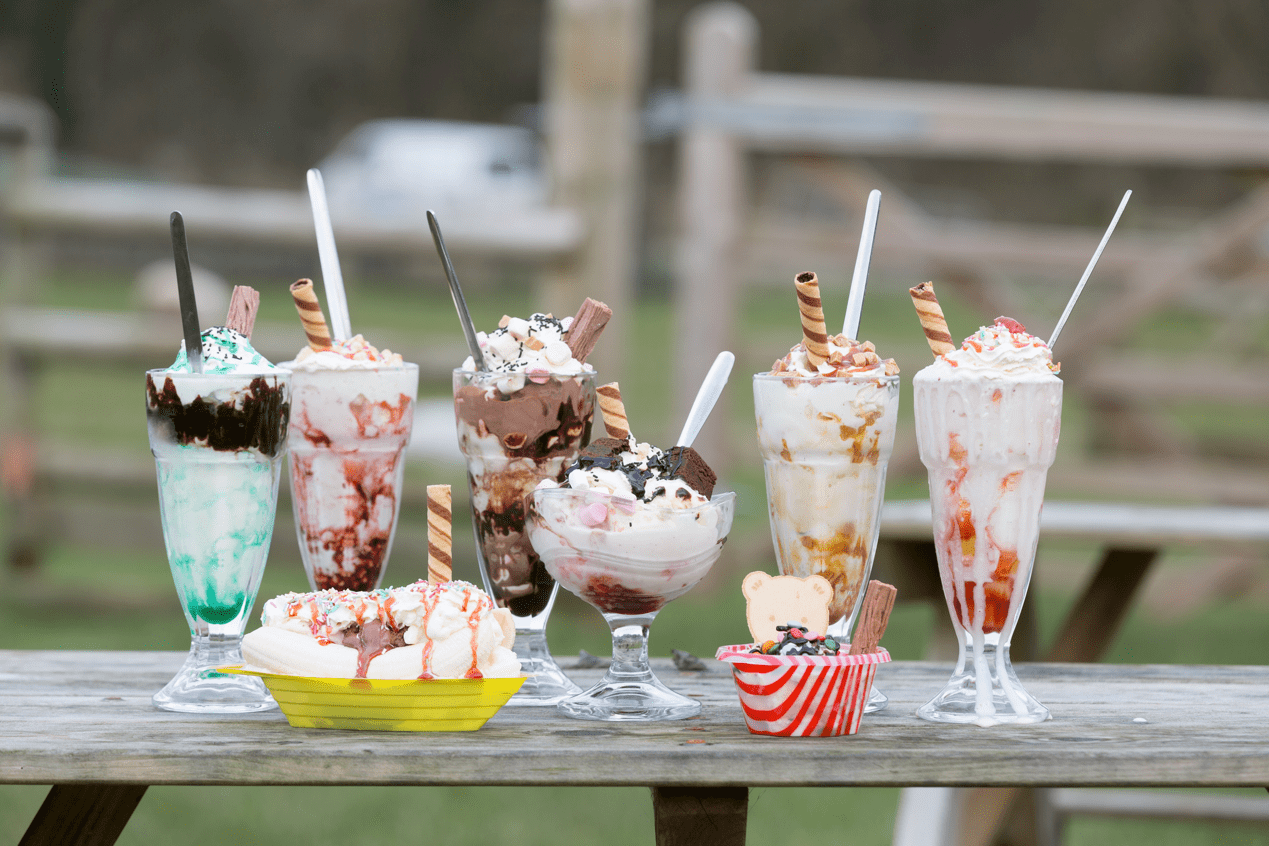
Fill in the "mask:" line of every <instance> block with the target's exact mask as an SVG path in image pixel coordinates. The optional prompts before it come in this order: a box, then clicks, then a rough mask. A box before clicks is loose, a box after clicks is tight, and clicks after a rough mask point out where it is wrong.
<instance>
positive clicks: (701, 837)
mask: <svg viewBox="0 0 1269 846" xmlns="http://www.w3.org/2000/svg"><path fill="white" fill-rule="evenodd" d="M652 811H653V813H654V814H655V816H656V843H657V846H745V827H746V825H747V823H748V820H749V788H747V787H653V788H652Z"/></svg>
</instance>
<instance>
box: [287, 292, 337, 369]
mask: <svg viewBox="0 0 1269 846" xmlns="http://www.w3.org/2000/svg"><path fill="white" fill-rule="evenodd" d="M291 297H292V298H293V299H294V300H295V310H296V311H298V312H299V313H300V322H301V323H302V324H304V334H305V336H307V337H308V345H309V346H310V347H312V348H313V352H322V351H323V350H328V349H330V348H331V341H330V329H329V328H327V326H326V318H325V317H324V316H323V315H322V304H321V303H319V302H318V301H317V294H316V293H315V292H314V291H313V280H312V279H301V280H299V281H298V282H295V283H293V284H292V285H291Z"/></svg>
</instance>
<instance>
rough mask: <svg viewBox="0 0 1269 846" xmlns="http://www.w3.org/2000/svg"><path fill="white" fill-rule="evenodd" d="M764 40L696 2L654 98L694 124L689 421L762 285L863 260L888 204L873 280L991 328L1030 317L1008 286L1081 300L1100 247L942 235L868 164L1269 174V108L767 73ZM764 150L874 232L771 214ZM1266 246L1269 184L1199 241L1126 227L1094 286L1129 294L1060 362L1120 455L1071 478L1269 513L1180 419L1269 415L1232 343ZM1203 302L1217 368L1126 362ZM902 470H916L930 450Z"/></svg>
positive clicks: (1077, 332) (1083, 242) (1035, 229)
mask: <svg viewBox="0 0 1269 846" xmlns="http://www.w3.org/2000/svg"><path fill="white" fill-rule="evenodd" d="M758 39H759V33H758V29H757V25H756V23H755V21H754V19H753V17H752V16H751V15H750V14H749V12H747V11H746V10H745V9H743V8H742V7H740V6H738V5H735V4H732V3H711V4H707V5H703V6H700V7H698V8H697V9H696V10H695V11H694V12H693V14H692V15H691V17H690V18H689V20H688V22H687V24H686V31H685V33H684V39H683V42H684V53H683V62H684V68H685V71H684V80H685V89H684V91H683V93H682V95H664V96H663V97H662V98H660V100H659V101H657V102H654V103H653V109H652V114H653V118H654V122H657V123H660V124H664V125H671V126H677V125H681V126H682V127H683V129H682V137H681V142H680V172H679V182H678V198H679V209H680V214H681V218H682V229H681V241H680V247H679V266H678V283H677V286H676V296H677V297H678V310H677V318H678V320H679V327H678V331H677V333H676V338H677V341H678V344H679V351H678V355H677V360H678V361H680V362H683V363H684V372H683V378H682V381H681V382H680V384H679V388H678V395H677V402H678V404H679V405H680V406H681V407H683V408H685V407H686V404H687V403H688V402H690V399H691V392H692V391H693V390H694V386H695V385H697V384H699V381H700V378H701V377H702V376H703V374H704V370H705V368H706V367H707V366H708V364H709V362H710V361H712V360H713V356H714V354H715V353H716V352H717V350H719V349H723V348H726V347H728V346H731V345H734V344H736V343H738V342H739V339H738V338H736V337H735V336H734V334H733V332H734V330H735V326H736V319H735V318H736V313H737V298H738V294H739V291H740V290H741V289H742V287H743V286H744V285H746V284H752V283H754V282H757V281H759V280H763V279H766V280H772V279H774V280H786V279H788V278H789V277H791V276H792V274H793V273H794V272H796V271H797V270H799V269H805V268H807V267H815V266H823V265H826V264H832V265H837V266H841V267H849V266H852V265H853V262H854V252H855V249H856V247H857V244H858V234H857V233H858V230H857V228H856V227H857V226H858V223H857V220H858V219H859V218H862V210H863V207H864V203H865V199H866V197H867V194H868V191H869V190H870V189H872V188H878V187H879V188H882V189H883V193H884V196H885V199H884V201H883V206H882V213H881V223H880V226H879V229H878V233H877V241H876V246H875V251H874V257H873V268H874V272H876V271H878V270H880V271H882V272H885V271H891V272H898V273H901V274H904V275H909V276H911V277H912V278H913V280H914V284H915V282H916V281H922V280H924V279H926V278H931V279H934V280H935V281H936V282H939V283H950V284H952V285H955V286H956V288H957V290H958V291H959V292H960V293H962V294H964V295H965V296H967V297H968V298H969V299H970V300H971V301H972V302H973V303H974V304H975V305H976V306H981V309H982V312H983V314H988V315H995V314H1001V313H1005V314H1014V313H1020V312H1023V311H1024V310H1023V309H1016V308H1014V307H1013V306H1014V304H1015V303H1017V302H1018V291H1017V287H1016V286H1015V285H1012V284H1010V283H1009V282H1007V281H1006V280H1007V277H1009V276H1010V275H1013V276H1032V277H1041V278H1043V277H1048V278H1055V279H1062V280H1063V281H1064V282H1065V283H1066V284H1069V285H1073V284H1074V280H1075V279H1077V278H1078V276H1079V272H1080V271H1081V270H1082V269H1083V267H1084V265H1085V264H1086V263H1087V261H1088V258H1089V257H1090V256H1091V255H1092V253H1093V249H1094V247H1095V246H1096V244H1097V241H1098V239H1099V237H1100V235H1101V230H1087V231H1085V230H1080V229H1072V228H1059V227H1047V226H1027V225H1013V224H1011V225H1005V224H998V223H987V222H974V221H952V220H944V219H939V218H936V217H933V216H931V215H930V214H928V213H926V212H924V211H923V210H922V209H920V208H919V207H918V206H917V205H916V204H915V203H913V202H911V201H909V200H908V199H907V198H905V197H904V196H903V193H902V192H901V191H900V190H899V189H898V188H896V187H895V186H893V185H889V184H884V183H883V181H882V180H880V179H879V178H878V177H877V175H876V174H875V173H873V172H871V171H869V170H868V169H867V168H866V167H863V166H861V165H859V164H858V163H857V162H852V161H851V157H862V156H907V157H938V158H972V159H979V160H995V161H1000V160H1027V161H1059V162H1072V163H1088V164H1097V163H1131V164H1140V165H1168V166H1187V167H1196V168H1209V167H1220V168H1263V167H1265V166H1266V165H1269V105H1265V104H1261V103H1252V102H1228V101H1217V100H1212V99H1199V98H1181V97H1155V96H1144V95H1131V94H1106V93H1090V92H1076V91H1051V90H1036V89H1016V88H1001V87H991V86H978V85H945V84H932V83H917V82H897V81H878V80H863V79H849V78H826V77H813V76H799V75H792V74H777V73H766V72H761V71H759V70H758V69H757V66H756V57H757V48H758ZM757 152H761V153H768V154H784V155H787V156H789V157H795V156H803V155H804V154H817V155H818V156H820V157H818V158H811V159H807V158H790V159H788V160H786V161H785V162H784V163H783V176H784V178H786V179H789V178H792V179H799V180H801V182H802V184H803V185H805V186H808V187H807V190H808V191H815V192H819V193H821V194H825V195H828V196H829V197H831V198H833V199H834V200H836V201H838V202H840V203H841V204H843V205H845V206H846V207H848V208H852V209H855V210H858V212H859V217H858V218H855V219H853V220H849V221H848V220H809V221H808V220H807V219H805V218H802V217H798V218H794V217H791V216H790V215H788V214H784V213H781V212H780V211H777V210H773V209H769V208H760V207H755V206H754V204H753V199H752V198H751V196H750V192H749V185H748V183H749V181H750V167H751V165H750V162H749V154H751V153H757ZM825 154H827V155H831V156H837V157H840V158H838V159H836V160H834V159H832V158H826V157H824V155H825ZM1122 187H1129V186H1122ZM1122 187H1121V186H1115V187H1114V190H1111V191H1110V193H1111V195H1113V197H1116V198H1117V197H1118V196H1119V193H1120V191H1121V190H1122ZM1108 190H1109V189H1108ZM1266 243H1269V184H1262V185H1261V186H1260V187H1258V188H1256V189H1255V190H1253V191H1251V192H1250V193H1249V194H1248V195H1247V196H1246V197H1245V198H1244V199H1243V200H1242V201H1241V202H1239V203H1238V204H1236V205H1235V206H1234V207H1232V208H1230V209H1227V210H1226V211H1224V212H1222V213H1220V214H1218V215H1216V216H1215V217H1214V218H1212V219H1211V220H1209V221H1206V222H1205V223H1203V224H1202V225H1201V226H1198V227H1197V228H1195V229H1193V230H1192V231H1188V232H1183V233H1180V234H1168V235H1160V234H1150V233H1141V232H1134V231H1133V230H1132V228H1131V227H1130V226H1128V227H1125V226H1121V227H1120V228H1119V230H1118V231H1117V233H1116V235H1115V237H1114V238H1113V239H1112V241H1111V242H1110V245H1109V246H1108V248H1107V250H1106V253H1105V254H1104V256H1103V258H1102V261H1101V263H1100V264H1099V266H1098V271H1097V274H1098V287H1099V289H1101V290H1113V292H1114V293H1113V295H1111V296H1110V297H1109V299H1104V300H1103V301H1102V303H1101V307H1100V308H1099V309H1097V310H1096V311H1094V310H1092V309H1091V307H1086V308H1085V309H1084V310H1083V311H1082V312H1081V314H1080V317H1079V319H1078V320H1074V321H1072V322H1071V324H1070V326H1069V327H1068V328H1067V329H1066V331H1065V333H1064V334H1063V337H1062V344H1061V347H1062V348H1061V350H1060V353H1061V354H1060V356H1059V358H1060V359H1061V361H1062V365H1063V372H1062V375H1063V379H1064V381H1065V382H1066V385H1067V390H1068V392H1074V393H1076V394H1078V395H1079V396H1081V397H1082V398H1084V399H1085V400H1087V401H1088V403H1089V404H1090V406H1091V408H1092V410H1093V414H1094V426H1095V428H1096V431H1097V437H1098V439H1099V441H1100V443H1101V444H1102V446H1104V447H1105V452H1106V453H1107V454H1103V455H1100V456H1098V457H1096V458H1090V459H1089V460H1088V461H1087V462H1085V463H1082V464H1079V465H1071V464H1066V465H1064V466H1061V467H1055V468H1054V472H1053V474H1052V478H1053V479H1054V481H1055V482H1056V483H1058V484H1062V485H1065V486H1068V487H1075V488H1080V489H1083V490H1100V491H1102V492H1103V493H1106V494H1115V495H1127V496H1147V497H1157V496H1159V495H1168V494H1169V493H1170V494H1172V495H1175V496H1178V497H1181V498H1186V499H1192V500H1200V501H1204V500H1206V501H1212V500H1216V501H1233V502H1243V503H1265V502H1269V474H1266V473H1265V472H1264V471H1265V469H1266V462H1265V461H1263V460H1259V461H1256V462H1255V463H1254V465H1249V464H1248V463H1247V462H1246V461H1245V460H1242V459H1241V458H1238V459H1235V460H1225V461H1221V460H1219V459H1213V458H1212V457H1211V456H1210V455H1209V454H1206V453H1205V450H1204V448H1203V447H1204V446H1205V445H1204V444H1202V443H1201V442H1200V441H1199V439H1197V438H1195V437H1193V436H1189V435H1187V434H1185V433H1184V432H1182V431H1181V430H1179V429H1178V428H1177V427H1175V426H1173V425H1171V424H1170V423H1169V422H1168V420H1167V417H1166V415H1165V414H1164V413H1163V411H1164V409H1166V408H1169V407H1172V406H1175V405H1177V404H1181V403H1187V402H1189V403H1203V402H1213V401H1214V402H1225V403H1229V402H1233V403H1252V404H1256V405H1269V388H1266V383H1265V380H1264V379H1263V376H1262V375H1261V373H1262V371H1263V368H1264V366H1265V365H1266V364H1267V363H1269V362H1265V361H1263V360H1261V358H1260V357H1258V358H1253V359H1251V360H1246V359H1244V360H1239V356H1238V355H1231V356H1225V357H1222V351H1224V350H1228V349H1231V345H1230V344H1229V343H1228V341H1229V339H1230V338H1231V337H1233V338H1237V337H1238V336H1239V334H1240V333H1242V334H1243V335H1246V333H1248V332H1259V331H1261V330H1262V329H1263V325H1264V318H1265V315H1266V313H1269V249H1267V247H1266ZM1196 302H1197V303H1199V304H1200V307H1201V308H1203V309H1204V310H1205V311H1206V312H1207V313H1208V314H1214V315H1217V316H1218V317H1219V322H1220V326H1219V328H1218V329H1217V332H1216V339H1215V341H1214V343H1212V344H1211V345H1210V346H1208V345H1205V346H1204V347H1203V348H1202V352H1201V354H1197V353H1198V351H1197V350H1194V351H1187V352H1191V353H1193V354H1189V355H1182V354H1177V355H1169V356H1167V357H1162V356H1157V357H1149V356H1131V357H1129V356H1126V355H1123V354H1122V353H1120V352H1118V351H1117V350H1116V346H1117V345H1119V344H1121V343H1122V342H1124V341H1125V340H1126V339H1127V338H1129V337H1130V336H1131V335H1132V333H1133V332H1134V331H1135V330H1136V329H1137V328H1138V327H1139V325H1140V324H1141V322H1142V321H1143V320H1145V319H1146V318H1148V317H1149V316H1151V315H1152V314H1154V313H1156V312H1157V311H1158V310H1159V309H1161V308H1164V307H1166V306H1169V305H1176V304H1182V305H1186V306H1193V305H1194V304H1195V303H1196ZM1221 339H1223V340H1224V341H1225V343H1222V342H1221ZM1178 352H1179V351H1178ZM1235 352H1237V350H1235ZM702 440H703V441H704V440H707V438H702ZM1208 446H1210V445H1208ZM909 452H912V450H909ZM1265 455H1269V452H1266V453H1265ZM1261 458H1262V459H1263V458H1264V456H1263V455H1262V456H1261ZM897 461H899V462H904V461H906V462H908V463H913V462H914V461H915V455H914V453H913V454H911V455H907V456H898V457H897Z"/></svg>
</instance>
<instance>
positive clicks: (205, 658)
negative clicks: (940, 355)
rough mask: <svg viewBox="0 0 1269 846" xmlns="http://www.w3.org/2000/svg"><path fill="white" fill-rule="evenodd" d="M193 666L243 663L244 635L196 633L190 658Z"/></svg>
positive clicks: (190, 648)
mask: <svg viewBox="0 0 1269 846" xmlns="http://www.w3.org/2000/svg"><path fill="white" fill-rule="evenodd" d="M186 663H187V664H188V665H190V666H193V667H201V668H206V667H221V666H226V665H229V664H241V663H242V636H241V635H224V634H208V635H200V634H195V635H194V637H193V638H192V639H191V640H190V646H189V658H188V659H186Z"/></svg>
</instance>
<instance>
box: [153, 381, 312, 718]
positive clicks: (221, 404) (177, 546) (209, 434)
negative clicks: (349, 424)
mask: <svg viewBox="0 0 1269 846" xmlns="http://www.w3.org/2000/svg"><path fill="white" fill-rule="evenodd" d="M146 395H147V396H146V400H147V402H146V422H147V428H148V430H149V435H150V451H151V452H152V453H153V454H154V462H155V466H156V469H157V472H158V484H159V507H160V513H161V515H162V519H163V541H164V544H165V545H166V547H167V556H168V562H169V564H170V565H171V568H172V579H173V581H174V582H175V583H176V592H177V595H178V596H179V597H180V600H181V609H182V610H183V611H184V612H185V619H186V620H187V621H188V622H189V627H190V638H191V643H190V651H189V656H188V657H187V658H186V660H185V664H184V666H182V667H181V669H180V671H179V672H178V673H177V674H176V676H175V677H173V679H172V680H171V681H170V682H168V684H167V686H166V687H164V688H163V689H162V690H161V691H159V692H158V693H156V694H155V695H154V700H153V701H154V704H155V705H156V706H158V707H159V708H163V709H165V710H168V711H183V712H187V713H210V714H240V713H248V712H252V711H264V710H269V709H272V708H276V707H277V703H276V702H274V701H273V697H271V696H270V695H269V692H268V690H266V689H265V686H264V684H263V683H262V682H261V681H260V679H258V678H253V677H249V676H232V675H225V674H223V673H218V672H216V670H215V668H216V667H221V666H225V665H228V664H241V663H242V646H241V642H242V633H243V630H244V629H245V628H246V624H247V617H248V616H249V615H250V613H251V606H252V605H253V604H254V603H255V600H256V592H257V591H258V590H259V589H260V579H261V577H262V576H263V575H264V566H265V561H266V559H267V557H268V554H269V544H270V542H271V540H272V538H273V519H274V515H275V513H276V511H277V504H278V479H279V477H280V475H281V474H280V471H281V467H282V456H283V454H285V452H286V430H287V420H288V417H289V414H290V373H289V372H287V371H272V372H268V373H249V374H202V373H197V374H194V373H169V372H168V371H166V370H151V371H149V372H148V373H147V374H146Z"/></svg>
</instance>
